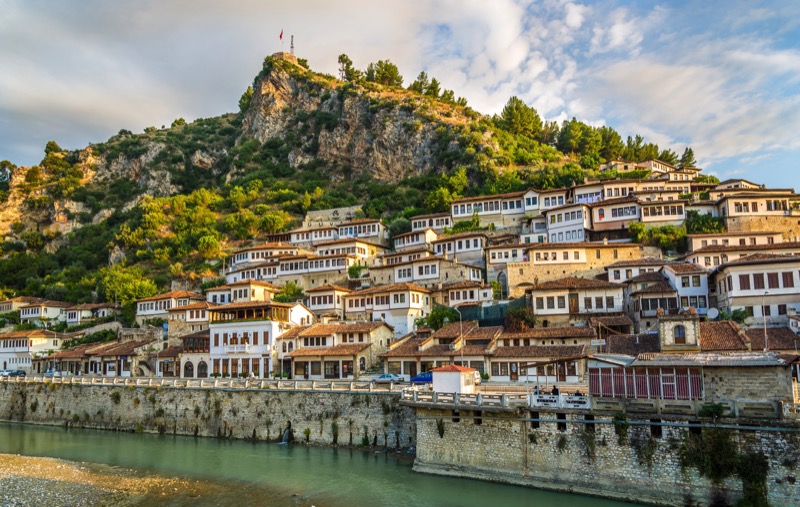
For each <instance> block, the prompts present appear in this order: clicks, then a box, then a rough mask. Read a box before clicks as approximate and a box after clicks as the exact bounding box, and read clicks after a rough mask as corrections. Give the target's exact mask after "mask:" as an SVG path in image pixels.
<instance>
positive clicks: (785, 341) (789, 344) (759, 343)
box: [745, 326, 800, 351]
mask: <svg viewBox="0 0 800 507" xmlns="http://www.w3.org/2000/svg"><path fill="white" fill-rule="evenodd" d="M745 333H746V334H747V337H748V338H749V339H750V343H751V344H752V349H753V350H764V328H761V327H751V328H750V329H748V330H746V331H745ZM798 342H800V336H798V335H796V334H795V333H794V331H792V330H791V329H790V328H788V327H786V326H784V327H768V328H767V344H768V345H769V350H790V351H794V350H797V345H798Z"/></svg>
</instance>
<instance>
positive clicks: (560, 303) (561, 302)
mask: <svg viewBox="0 0 800 507" xmlns="http://www.w3.org/2000/svg"><path fill="white" fill-rule="evenodd" d="M558 307H559V308H566V307H567V298H566V297H564V296H558Z"/></svg>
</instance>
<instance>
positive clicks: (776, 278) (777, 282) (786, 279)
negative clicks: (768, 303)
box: [727, 271, 794, 290]
mask: <svg viewBox="0 0 800 507" xmlns="http://www.w3.org/2000/svg"><path fill="white" fill-rule="evenodd" d="M764 275H765V273H753V274H752V275H750V274H745V275H739V290H762V289H766V288H770V289H781V288H783V289H789V288H792V287H794V273H793V272H791V271H784V272H781V273H766V285H765V283H764V282H765V277H764ZM751 277H752V280H753V283H752V284H751V283H750V279H751ZM731 282H732V280H731V276H730V275H728V278H727V283H728V287H727V288H728V290H731V286H732V283H731Z"/></svg>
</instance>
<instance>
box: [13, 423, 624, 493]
mask: <svg viewBox="0 0 800 507" xmlns="http://www.w3.org/2000/svg"><path fill="white" fill-rule="evenodd" d="M0 453H14V454H22V455H27V456H48V457H55V458H63V459H69V460H75V461H87V462H92V463H103V464H108V465H115V466H122V467H127V468H135V469H139V470H144V471H152V472H158V473H162V474H168V475H172V476H179V477H185V478H193V479H204V480H208V481H214V482H230V487H231V498H230V500H231V502H232V504H235V503H233V502H234V501H235V502H237V503H241V502H244V503H243V504H247V502H246V499H245V498H238V499H237V495H240V494H241V495H244V494H252V488H254V487H255V488H258V489H259V490H260V491H269V492H270V497H271V498H272V499H273V500H275V501H268V502H267V503H266V504H265V505H276V504H278V503H280V504H283V505H296V504H299V503H306V502H309V503H313V504H315V505H317V506H318V507H319V506H326V507H339V506H341V507H344V506H348V507H352V506H354V505H364V506H392V507H398V506H413V507H425V506H432V507H433V506H436V507H439V506H442V507H449V506H453V507H457V506H458V507H470V506H475V507H478V506H480V507H486V506H487V505H489V506H491V505H503V506H508V507H516V506H531V507H532V506H536V507H583V506H593V507H621V506H624V505H628V504H623V503H620V502H613V501H608V500H602V499H596V498H590V497H583V496H578V495H567V494H558V493H550V492H545V491H538V490H534V489H529V488H521V487H515V486H506V485H500V484H492V483H486V482H481V481H474V480H466V479H455V478H447V477H437V476H431V475H424V474H418V473H414V472H413V471H412V470H411V465H412V463H411V460H410V459H408V458H407V457H405V456H403V455H399V456H398V455H395V454H394V453H393V452H391V453H385V452H373V451H363V450H359V449H344V448H341V449H320V448H314V447H306V446H303V445H291V444H290V445H278V444H272V443H264V442H244V441H229V440H217V439H208V438H192V437H184V436H170V435H150V434H131V433H116V432H105V431H90V430H76V429H70V430H66V429H63V428H55V427H40V426H31V425H19V424H0ZM278 499H282V501H280V502H279V501H277V500H278ZM264 500H266V499H264V498H262V501H264ZM193 505H196V506H202V505H203V502H202V499H198V501H196V502H195V503H194V504H193Z"/></svg>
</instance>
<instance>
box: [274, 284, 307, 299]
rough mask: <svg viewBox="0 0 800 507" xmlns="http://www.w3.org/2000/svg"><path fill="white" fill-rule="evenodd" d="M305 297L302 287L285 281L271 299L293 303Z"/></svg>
mask: <svg viewBox="0 0 800 507" xmlns="http://www.w3.org/2000/svg"><path fill="white" fill-rule="evenodd" d="M304 297H305V293H304V292H303V289H302V288H301V287H300V286H299V285H297V284H296V283H294V282H286V285H284V286H283V287H282V288H281V291H280V292H278V293H277V294H275V297H273V299H274V300H275V301H277V302H279V303H294V302H295V301H300V300H301V299H303V298H304Z"/></svg>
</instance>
